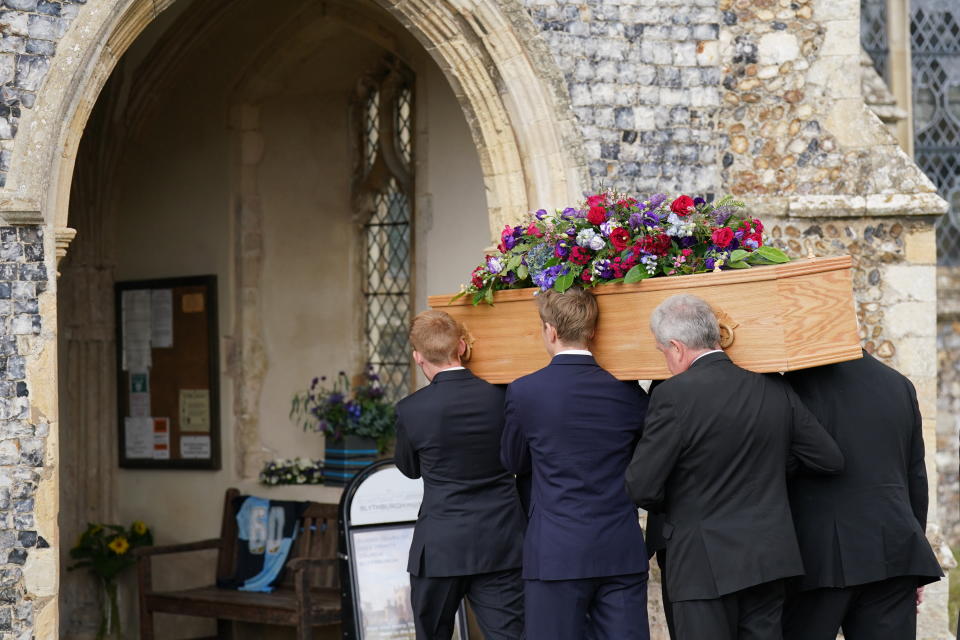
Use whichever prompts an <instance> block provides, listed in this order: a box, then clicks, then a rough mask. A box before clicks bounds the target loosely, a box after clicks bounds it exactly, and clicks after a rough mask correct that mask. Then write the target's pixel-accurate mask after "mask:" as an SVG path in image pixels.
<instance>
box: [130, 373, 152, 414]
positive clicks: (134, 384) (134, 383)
mask: <svg viewBox="0 0 960 640" xmlns="http://www.w3.org/2000/svg"><path fill="white" fill-rule="evenodd" d="M130 415H131V416H133V417H135V418H145V417H147V416H150V415H152V414H151V413H150V374H149V373H145V372H144V373H131V374H130Z"/></svg>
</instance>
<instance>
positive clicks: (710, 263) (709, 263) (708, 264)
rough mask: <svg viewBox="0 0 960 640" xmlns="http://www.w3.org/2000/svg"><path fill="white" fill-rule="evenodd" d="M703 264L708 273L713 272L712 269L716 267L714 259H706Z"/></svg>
mask: <svg viewBox="0 0 960 640" xmlns="http://www.w3.org/2000/svg"><path fill="white" fill-rule="evenodd" d="M703 264H704V265H705V266H706V267H707V270H708V271H713V268H714V267H715V266H717V261H716V259H715V258H707V259H706V260H704V261H703Z"/></svg>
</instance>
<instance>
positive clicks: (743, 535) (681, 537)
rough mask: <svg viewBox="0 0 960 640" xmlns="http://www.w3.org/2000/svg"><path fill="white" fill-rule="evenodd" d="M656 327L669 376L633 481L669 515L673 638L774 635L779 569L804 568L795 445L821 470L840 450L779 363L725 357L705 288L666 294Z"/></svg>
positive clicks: (784, 574) (653, 407) (634, 488)
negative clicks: (793, 469)
mask: <svg viewBox="0 0 960 640" xmlns="http://www.w3.org/2000/svg"><path fill="white" fill-rule="evenodd" d="M650 328H651V329H652V331H653V335H654V337H655V338H656V341H657V345H658V348H659V349H660V351H661V352H662V353H663V355H664V357H665V359H666V362H667V367H668V368H669V369H670V372H671V373H672V374H674V375H673V377H671V378H670V379H668V380H666V381H665V382H663V383H662V384H660V385H659V386H657V388H656V389H655V390H654V391H653V394H652V396H651V399H650V410H649V412H648V413H647V424H646V427H645V428H644V433H643V438H642V439H641V440H640V443H639V444H638V445H637V449H636V452H635V454H634V457H633V461H632V462H631V463H630V466H629V468H628V469H627V474H626V481H627V489H628V490H629V492H630V495H631V496H632V497H633V499H634V501H635V502H636V503H637V504H638V505H639V506H641V507H643V508H645V509H648V510H651V511H657V512H661V513H662V514H663V538H664V539H665V540H666V560H667V562H666V574H667V575H666V578H665V580H666V584H667V586H668V588H669V594H670V600H671V601H672V609H673V618H674V620H673V622H674V628H675V631H676V636H677V640H747V639H749V640H759V639H763V640H778V639H779V638H780V637H781V627H780V621H781V613H782V610H783V599H784V587H785V585H784V579H785V578H788V577H791V576H798V575H800V574H802V573H803V564H802V562H801V560H800V550H799V548H798V546H797V538H796V534H795V533H794V530H793V521H792V519H791V516H790V505H789V504H788V502H787V467H788V456H789V460H793V461H795V462H796V463H797V465H798V466H803V467H804V469H805V471H806V472H810V473H814V472H819V473H824V474H836V473H838V472H840V471H841V470H842V468H843V456H842V455H841V453H840V450H839V449H838V448H837V445H836V443H835V442H834V441H833V440H831V439H830V436H829V435H828V434H827V432H826V431H824V429H823V427H822V426H821V425H820V424H819V423H818V422H817V420H816V418H814V417H813V415H811V414H810V412H809V411H808V410H807V409H806V408H805V407H804V406H803V405H802V403H801V402H800V401H799V399H798V398H797V396H796V394H795V393H793V391H792V390H791V389H790V387H789V385H788V384H787V383H786V382H785V381H784V380H783V379H782V377H781V376H780V375H779V374H770V375H762V374H758V373H752V372H750V371H746V370H744V369H741V368H740V367H738V366H737V365H735V364H733V362H731V361H730V358H728V357H727V355H726V354H725V353H723V351H722V350H721V349H720V348H719V342H720V328H719V326H718V323H717V319H716V317H715V315H714V313H713V310H712V309H711V308H710V306H709V305H708V304H707V303H706V302H704V301H703V300H701V299H700V298H697V297H695V296H691V295H677V296H673V297H671V298H668V299H667V300H666V301H664V302H663V303H662V304H661V305H660V306H659V307H657V308H656V309H655V310H654V312H653V314H652V316H651V319H650Z"/></svg>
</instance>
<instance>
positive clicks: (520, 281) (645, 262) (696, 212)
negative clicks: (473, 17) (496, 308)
mask: <svg viewBox="0 0 960 640" xmlns="http://www.w3.org/2000/svg"><path fill="white" fill-rule="evenodd" d="M743 207H744V204H743V203H742V202H738V201H735V200H734V199H733V198H732V197H731V196H725V197H724V198H722V199H720V200H719V201H717V202H707V201H706V200H705V199H703V198H692V197H690V196H687V195H681V196H679V197H677V198H675V199H673V200H670V199H669V198H668V197H667V196H666V195H665V194H662V193H658V194H655V195H652V196H650V197H649V198H647V199H646V200H640V199H639V198H635V197H632V196H629V195H624V194H617V193H613V192H604V193H598V194H594V195H591V196H588V197H587V199H586V201H585V202H584V203H583V204H582V205H581V206H580V207H579V208H573V207H568V208H566V209H563V210H562V211H561V210H558V211H556V212H555V213H553V214H550V213H548V212H547V211H545V210H543V209H541V210H539V211H537V212H536V213H533V214H530V218H529V220H527V221H525V222H524V224H521V225H517V226H513V227H511V226H507V227H505V228H504V230H503V232H502V234H501V236H500V244H499V246H498V247H497V249H498V252H497V253H496V254H494V255H489V256H487V258H486V261H485V262H484V263H483V264H481V265H480V266H478V267H477V268H476V269H474V270H473V274H472V276H471V282H470V284H469V285H467V286H465V287H463V289H462V290H461V292H460V293H459V294H457V296H456V297H455V299H456V298H459V297H461V296H471V297H472V300H473V304H479V303H480V302H484V301H485V302H487V303H489V304H493V294H494V292H495V291H498V290H502V289H522V288H526V287H539V288H540V289H541V290H546V289H550V288H553V289H556V290H557V291H565V290H567V289H569V288H570V287H571V286H573V285H574V284H580V285H581V286H583V287H594V286H596V285H598V284H604V283H614V282H626V283H633V282H639V281H641V280H644V279H646V278H651V277H655V276H674V275H685V274H692V273H703V272H707V271H715V270H721V269H745V268H749V267H750V266H751V265H761V264H777V263H784V262H788V261H789V257H787V255H786V254H785V253H783V252H782V251H780V250H779V249H777V248H775V247H770V246H766V245H765V244H764V242H763V223H762V222H761V221H760V220H758V219H756V218H753V217H750V216H748V215H746V214H745V213H744V212H743Z"/></svg>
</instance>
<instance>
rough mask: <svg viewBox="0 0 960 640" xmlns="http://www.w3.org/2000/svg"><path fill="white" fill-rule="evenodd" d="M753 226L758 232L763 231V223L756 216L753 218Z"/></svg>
mask: <svg viewBox="0 0 960 640" xmlns="http://www.w3.org/2000/svg"><path fill="white" fill-rule="evenodd" d="M753 228H754V230H756V232H757V233H763V223H762V222H760V221H759V220H758V219H756V218H754V219H753Z"/></svg>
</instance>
